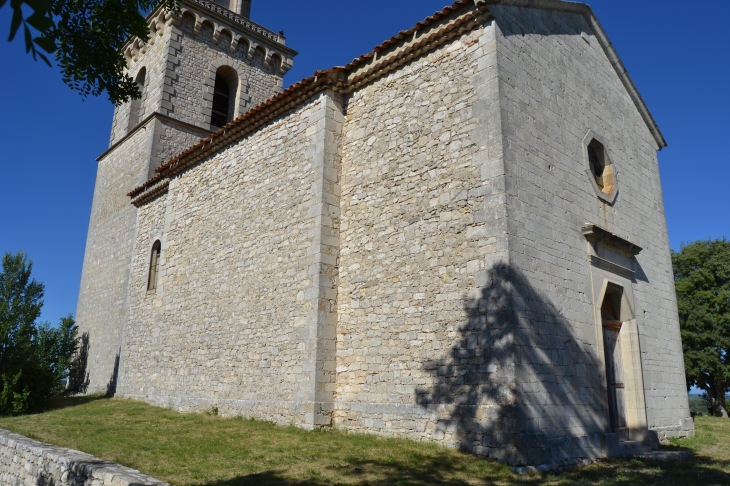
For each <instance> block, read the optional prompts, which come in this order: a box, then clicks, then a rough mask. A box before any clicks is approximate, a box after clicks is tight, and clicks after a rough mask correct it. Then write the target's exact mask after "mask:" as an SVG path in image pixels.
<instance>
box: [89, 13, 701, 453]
mask: <svg viewBox="0 0 730 486" xmlns="http://www.w3.org/2000/svg"><path fill="white" fill-rule="evenodd" d="M231 1H233V0H231ZM234 3H235V2H234ZM234 3H231V4H228V3H227V2H226V5H220V4H217V3H213V2H209V1H208V0H182V2H181V6H182V9H181V12H180V13H179V14H172V13H164V12H153V13H152V14H151V15H150V17H149V19H150V23H151V26H152V31H153V37H152V39H151V40H150V42H148V43H147V44H142V43H140V42H139V41H134V42H131V43H129V44H128V46H127V47H126V50H125V54H126V55H127V59H128V66H129V73H130V75H132V76H133V77H135V79H137V81H138V83H139V86H140V88H141V91H142V93H143V97H142V99H141V100H137V101H132V102H131V103H129V104H127V105H124V106H120V107H118V108H117V110H116V112H115V115H114V122H113V129H112V139H111V142H110V148H109V150H107V152H105V153H104V154H102V156H101V157H100V158H99V168H98V174H97V181H96V187H95V193H94V202H93V207H92V215H91V222H90V227H89V236H88V241H87V248H86V255H85V260H84V269H83V276H82V284H81V292H80V297H79V304H78V309H77V320H78V323H79V327H80V329H81V331H82V332H83V333H84V336H85V339H86V340H87V343H88V363H89V368H88V389H87V391H89V392H97V391H110V392H114V393H115V394H116V395H117V396H122V397H128V398H134V399H139V400H144V401H146V402H149V403H153V404H158V405H163V406H167V407H172V408H175V409H178V410H182V411H203V410H210V409H211V408H213V407H216V408H217V409H218V410H219V413H221V414H223V415H226V416H236V415H241V416H245V417H255V418H259V419H266V420H272V421H275V422H277V423H282V424H289V423H294V424H296V425H298V426H301V427H305V428H328V427H335V428H340V429H344V430H351V431H357V432H368V433H374V434H380V435H385V436H397V437H407V438H412V439H416V440H428V441H436V442H440V443H443V444H445V445H448V446H451V447H461V448H463V449H466V450H469V451H473V452H475V453H478V454H483V455H486V456H489V457H495V458H498V459H501V460H505V461H507V462H510V463H512V464H518V463H522V464H534V465H548V466H551V467H552V466H555V465H561V464H574V463H578V462H580V461H585V460H593V459H596V458H598V457H605V456H612V455H620V454H628V453H635V452H636V451H638V450H642V449H644V448H652V447H655V446H656V444H657V440H656V439H657V438H658V437H659V438H660V437H666V436H687V435H692V434H693V423H692V420H691V418H690V414H689V408H688V403H687V393H686V385H685V378H684V365H683V359H682V346H681V340H680V334H679V322H678V316H677V307H676V300H675V294H674V283H673V275H672V268H671V261H670V250H669V243H668V235H667V228H666V220H665V216H664V206H663V199H662V189H661V182H660V177H659V167H658V160H657V151H658V150H660V149H662V148H663V147H664V146H666V143H665V141H664V138H663V137H662V134H661V132H660V131H659V128H658V127H657V125H656V123H655V121H654V120H653V118H652V116H651V114H650V113H649V111H648V109H647V107H646V105H645V104H644V102H643V100H642V99H641V97H640V95H639V93H638V91H637V90H636V87H635V86H634V84H633V82H632V81H631V79H630V77H629V76H628V73H627V72H626V70H625V69H624V68H623V65H622V64H621V61H620V60H619V58H618V56H617V54H616V52H615V51H614V49H613V47H612V46H611V43H610V41H609V40H608V39H607V37H606V35H605V33H604V31H603V30H602V28H601V26H600V24H599V23H598V20H597V19H596V18H595V16H594V14H593V12H592V11H591V9H590V8H589V7H588V6H586V5H583V4H577V3H570V2H563V1H560V0H539V1H538V0H476V1H475V0H459V1H457V2H456V3H454V4H453V5H452V6H449V7H446V8H445V9H444V10H442V11H440V12H438V13H436V14H434V15H433V16H431V17H429V18H427V19H425V20H423V21H421V22H419V23H418V24H416V26H415V27H413V28H412V29H410V30H407V31H402V32H400V33H399V34H398V35H396V36H395V37H393V38H391V39H390V40H388V41H386V42H384V43H383V44H381V45H379V46H377V47H376V48H375V50H374V51H373V52H371V53H369V54H366V55H363V56H360V57H359V58H356V59H354V60H353V61H352V62H351V63H349V64H348V65H346V66H342V67H335V68H332V69H329V70H324V71H318V72H317V73H315V74H314V76H312V77H309V78H306V79H304V80H301V81H299V82H298V83H296V84H293V85H291V86H290V87H289V88H287V89H285V90H282V87H283V75H284V73H285V72H286V71H287V70H288V69H289V68H290V67H291V66H292V63H293V58H294V56H295V55H296V52H295V51H293V50H292V49H290V48H289V47H287V46H286V45H285V39H284V37H283V34H276V33H274V32H272V31H269V30H268V29H265V28H264V27H262V26H259V25H258V24H255V23H254V22H252V21H251V20H250V19H249V18H248V17H249V12H250V2H246V1H243V2H238V3H235V4H234Z"/></svg>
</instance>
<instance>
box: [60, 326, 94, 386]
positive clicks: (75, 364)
mask: <svg viewBox="0 0 730 486" xmlns="http://www.w3.org/2000/svg"><path fill="white" fill-rule="evenodd" d="M88 367H89V333H88V332H85V333H83V334H82V335H81V338H80V339H79V347H78V348H77V349H76V354H75V355H74V357H73V360H72V364H71V367H70V369H69V373H68V385H67V386H66V393H68V394H71V395H73V394H77V393H86V390H88V388H89V370H88Z"/></svg>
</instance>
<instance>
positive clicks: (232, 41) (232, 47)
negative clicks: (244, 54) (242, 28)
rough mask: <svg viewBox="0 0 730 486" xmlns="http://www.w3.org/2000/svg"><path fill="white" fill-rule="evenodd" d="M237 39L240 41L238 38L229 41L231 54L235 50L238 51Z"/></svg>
mask: <svg viewBox="0 0 730 486" xmlns="http://www.w3.org/2000/svg"><path fill="white" fill-rule="evenodd" d="M238 39H240V37H238V38H236V37H234V38H233V39H231V47H230V50H231V52H232V53H233V52H236V49H238Z"/></svg>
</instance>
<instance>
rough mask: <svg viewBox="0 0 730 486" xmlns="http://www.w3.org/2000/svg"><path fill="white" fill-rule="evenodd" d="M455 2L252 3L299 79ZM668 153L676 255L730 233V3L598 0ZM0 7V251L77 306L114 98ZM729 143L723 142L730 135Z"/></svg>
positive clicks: (67, 305)
mask: <svg viewBox="0 0 730 486" xmlns="http://www.w3.org/2000/svg"><path fill="white" fill-rule="evenodd" d="M446 4H447V0H368V1H364V2H363V1H354V0H336V1H335V0H310V1H302V0H269V1H263V0H254V1H253V8H252V19H253V20H254V21H256V22H258V23H260V24H262V25H264V26H266V27H268V28H270V29H272V30H275V31H279V30H281V29H283V30H284V31H285V33H286V36H287V44H288V45H289V46H290V47H292V48H294V49H296V50H297V51H299V53H300V54H299V56H297V57H296V59H295V61H294V67H293V68H292V70H291V71H289V73H288V74H287V76H286V79H285V84H287V85H288V84H291V83H294V82H296V81H298V80H299V79H301V78H303V77H307V76H309V75H311V74H312V73H313V72H314V71H315V70H318V69H326V68H329V67H332V66H335V65H344V64H346V63H347V62H349V61H350V60H352V59H353V58H354V57H357V56H359V55H360V54H362V53H365V52H369V51H371V50H372V48H373V47H374V46H375V45H377V44H378V43H380V42H382V41H383V40H385V39H387V38H389V37H391V36H392V35H394V34H396V33H398V31H400V30H404V29H408V28H410V27H412V26H413V25H414V24H415V23H416V22H417V21H419V20H422V19H423V18H425V17H426V16H428V15H430V14H432V13H433V12H435V11H437V10H440V9H441V8H442V7H443V6H444V5H446ZM590 4H591V6H592V7H593V9H594V11H595V12H596V14H597V15H598V18H599V20H600V21H601V23H602V25H603V27H604V29H605V30H606V32H607V33H608V35H609V37H610V38H611V40H612V42H613V44H614V46H615V47H616V49H617V51H618V53H619V55H620V56H621V58H622V60H623V61H624V64H625V65H626V67H627V69H628V71H629V73H630V74H631V76H632V77H633V79H634V82H635V83H636V85H637V86H638V88H639V91H640V92H641V94H642V96H643V97H644V100H645V101H646V103H647V105H648V106H649V109H650V110H651V112H652V114H653V115H654V117H655V119H656V120H657V123H658V124H659V126H660V128H661V129H662V131H663V133H664V136H665V137H666V139H667V141H668V143H669V147H667V148H665V149H664V150H663V151H662V152H660V154H659V164H660V169H661V175H662V182H663V187H664V201H665V206H666V214H667V221H668V225H669V237H670V242H671V246H672V248H673V249H679V246H680V244H681V243H682V242H689V241H693V240H697V239H701V238H707V237H711V238H718V237H722V236H724V235H726V236H728V237H730V215H729V214H728V209H730V204H728V189H727V188H728V186H729V185H730V155H729V153H730V152H729V151H728V149H727V145H728V140H729V139H730V135H728V132H730V122H728V114H730V93H729V91H730V90H729V89H728V88H729V87H730V83H729V82H728V79H729V77H730V49H729V47H730V42H729V40H730V30H728V29H727V25H726V19H727V18H729V17H730V2H729V1H727V0H704V1H702V2H696V3H693V4H692V5H689V4H688V3H687V2H685V1H682V2H680V1H678V0H640V1H639V0H594V1H592V2H590ZM9 24H10V9H9V7H8V5H7V4H6V6H5V7H3V8H2V9H0V39H2V40H0V66H2V76H0V115H1V116H0V147H1V148H0V169H1V171H0V208H1V210H2V220H1V222H0V252H2V253H4V252H5V251H13V252H16V251H18V250H23V251H25V252H26V253H28V255H29V256H30V257H31V259H32V260H33V261H34V268H33V274H34V277H35V278H36V279H37V280H39V281H42V282H44V283H45V285H46V297H45V303H46V305H45V307H44V308H43V315H42V319H44V320H48V321H51V322H52V323H54V324H55V323H56V322H57V321H58V319H59V318H60V317H61V316H64V315H66V314H68V313H75V311H76V300H77V296H78V290H79V282H80V279H81V267H82V263H83V256H84V246H85V243H86V233H87V228H88V223H89V214H90V211H91V199H92V195H93V189H94V178H95V176H96V162H95V159H96V157H97V156H98V155H99V154H101V153H102V152H103V151H104V150H105V149H106V148H107V145H108V143H109V131H110V128H111V118H112V112H113V106H112V105H111V104H110V103H109V101H107V99H106V98H87V99H86V100H83V99H82V98H81V97H80V96H79V95H78V94H76V93H75V92H72V91H71V90H69V89H68V88H67V87H66V86H65V85H64V84H63V83H62V82H61V78H60V75H59V74H58V71H57V70H55V69H50V68H48V67H46V66H45V65H44V64H42V63H40V62H39V63H35V62H33V60H32V59H31V57H30V56H28V55H26V54H25V53H24V48H23V45H22V42H21V39H20V36H19V38H18V39H17V40H16V41H14V42H13V43H7V42H5V40H4V39H6V38H7V33H8V28H9ZM723 140H725V142H723Z"/></svg>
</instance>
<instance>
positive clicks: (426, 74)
mask: <svg viewBox="0 0 730 486" xmlns="http://www.w3.org/2000/svg"><path fill="white" fill-rule="evenodd" d="M494 54H495V42H494V26H493V25H491V24H490V25H488V26H486V27H485V29H478V30H476V31H473V32H471V33H468V34H465V35H463V36H460V37H459V38H457V39H455V40H454V41H452V42H450V43H447V44H445V45H444V46H442V47H441V48H439V49H437V50H435V51H433V52H431V53H429V54H428V55H426V56H424V57H422V58H420V59H417V60H415V61H414V62H413V63H410V64H408V65H406V66H404V67H402V68H400V69H399V70H397V71H395V72H393V73H392V74H390V75H389V76H388V77H387V78H383V79H380V80H377V81H375V82H374V83H372V84H371V85H368V86H367V87H365V88H363V89H361V90H358V91H356V92H355V93H354V94H353V95H352V97H351V98H350V99H349V100H348V112H347V122H346V124H345V128H344V136H343V163H342V199H341V205H342V223H341V237H340V241H341V257H340V280H339V301H338V302H339V306H338V314H339V321H338V328H337V411H336V417H337V419H336V424H337V425H338V426H340V427H343V428H347V429H352V430H368V431H370V432H375V433H379V434H384V435H391V436H395V435H398V436H406V437H412V438H415V439H435V440H439V441H444V442H445V443H447V444H449V445H452V446H455V445H459V441H460V439H459V435H460V434H459V432H458V431H457V430H456V427H455V424H454V423H451V422H450V420H449V419H448V418H447V417H448V416H449V415H450V414H454V413H456V414H458V410H457V409H458V408H459V406H458V403H456V402H454V401H453V400H443V397H441V396H439V395H438V393H436V394H435V393H434V392H435V390H436V389H437V388H438V387H439V386H440V380H441V378H442V374H443V373H444V372H446V370H444V369H442V361H443V360H444V359H445V358H446V357H448V356H449V355H450V353H451V351H452V349H454V347H455V346H457V345H458V343H459V341H460V340H461V329H462V328H463V327H464V326H465V325H467V321H468V316H467V309H466V308H465V305H466V303H467V302H468V301H469V300H470V299H472V298H475V297H478V288H479V287H480V286H482V285H484V283H485V282H483V280H484V278H485V277H486V273H485V270H486V265H487V262H491V261H499V260H500V253H501V252H502V253H503V252H504V251H505V250H506V245H505V241H504V238H503V233H504V212H503V206H502V204H503V203H502V201H503V196H502V187H501V184H502V181H501V180H500V178H499V171H498V170H495V168H496V167H499V165H500V164H501V160H500V157H499V155H498V151H495V150H493V149H494V146H495V145H496V146H498V145H499V137H498V135H497V134H498V133H499V125H498V124H499V119H498V117H493V115H494V114H497V115H498V111H496V110H495V108H496V105H495V103H494V101H495V98H494V95H495V94H496V91H495V89H494V87H495V86H496V70H495V69H494V64H495V59H494ZM490 149H492V153H493V154H494V155H495V156H494V157H490V155H491V154H489V151H490ZM473 344H474V345H475V346H477V345H479V346H483V345H486V344H487V343H477V342H475V343H473ZM508 368H509V363H501V364H500V370H499V374H498V375H496V374H495V375H494V376H500V377H504V379H506V376H507V375H508V373H505V370H506V369H508ZM489 371H490V372H491V373H494V372H496V369H494V370H493V369H490V370H489ZM485 372H486V370H485ZM501 380H502V378H500V381H501ZM442 419H446V420H442Z"/></svg>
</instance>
